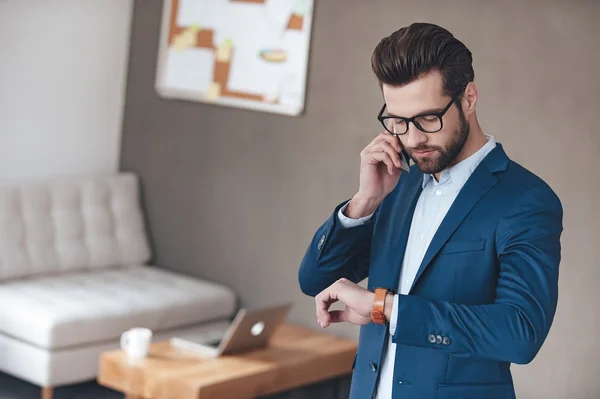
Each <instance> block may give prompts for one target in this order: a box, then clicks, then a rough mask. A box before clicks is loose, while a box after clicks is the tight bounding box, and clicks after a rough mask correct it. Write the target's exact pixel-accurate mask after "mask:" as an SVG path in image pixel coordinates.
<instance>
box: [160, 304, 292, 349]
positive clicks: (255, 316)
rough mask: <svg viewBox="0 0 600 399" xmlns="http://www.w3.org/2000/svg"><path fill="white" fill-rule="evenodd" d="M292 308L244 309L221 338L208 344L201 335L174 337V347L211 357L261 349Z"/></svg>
mask: <svg viewBox="0 0 600 399" xmlns="http://www.w3.org/2000/svg"><path fill="white" fill-rule="evenodd" d="M291 307H292V304H291V303H288V304H284V305H279V306H275V307H269V308H259V309H246V308H241V309H240V310H239V311H238V312H237V314H236V316H235V318H234V319H233V321H232V322H231V324H230V325H229V327H228V328H227V331H226V332H225V334H224V335H223V336H222V337H221V338H220V339H217V340H213V341H208V342H207V340H206V337H202V336H197V337H195V336H186V337H185V338H183V337H173V338H171V345H173V346H175V347H177V348H180V349H185V350H190V351H194V352H197V353H199V354H200V355H202V356H203V357H208V358H216V357H219V356H223V355H232V354H236V353H240V352H244V351H249V350H253V349H262V348H265V347H266V346H267V345H268V343H269V340H270V339H271V336H272V335H273V333H274V332H275V330H276V329H277V327H278V326H279V325H280V324H281V323H282V322H283V321H284V319H285V317H286V315H287V313H288V312H289V310H290V308H291Z"/></svg>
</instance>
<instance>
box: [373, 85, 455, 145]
mask: <svg viewBox="0 0 600 399" xmlns="http://www.w3.org/2000/svg"><path fill="white" fill-rule="evenodd" d="M462 92H463V91H462V90H461V91H459V92H458V94H456V95H455V96H454V97H452V100H450V102H449V103H448V105H446V107H445V108H444V109H443V110H441V111H440V112H430V113H427V114H420V115H416V116H413V117H412V118H405V117H403V116H389V115H388V116H383V112H384V111H385V106H386V105H385V104H383V107H382V108H381V111H379V115H377V119H378V120H379V122H381V124H382V125H383V127H384V128H385V130H387V131H388V132H389V133H391V134H393V135H394V136H400V135H403V134H406V132H408V125H409V124H410V122H412V123H414V124H415V126H416V127H417V129H419V130H420V131H422V132H425V133H435V132H439V131H440V130H442V128H443V127H444V122H443V119H442V117H443V116H444V114H445V113H446V112H448V110H449V109H450V107H451V106H452V104H453V103H454V102H455V101H456V100H457V99H458V97H459V96H460V94H461V93H462Z"/></svg>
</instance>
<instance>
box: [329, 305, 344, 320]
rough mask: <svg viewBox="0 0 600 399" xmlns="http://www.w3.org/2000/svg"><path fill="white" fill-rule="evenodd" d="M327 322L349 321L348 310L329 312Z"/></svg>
mask: <svg viewBox="0 0 600 399" xmlns="http://www.w3.org/2000/svg"><path fill="white" fill-rule="evenodd" d="M329 316H330V319H329V322H330V323H342V322H345V321H349V314H348V308H346V309H345V310H332V311H331V312H329Z"/></svg>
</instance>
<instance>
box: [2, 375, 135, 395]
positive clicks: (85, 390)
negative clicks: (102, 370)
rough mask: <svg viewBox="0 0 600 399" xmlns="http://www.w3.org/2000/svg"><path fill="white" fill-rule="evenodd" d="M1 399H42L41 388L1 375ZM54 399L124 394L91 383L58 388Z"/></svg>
mask: <svg viewBox="0 0 600 399" xmlns="http://www.w3.org/2000/svg"><path fill="white" fill-rule="evenodd" d="M0 399H40V387H38V386H35V385H32V384H29V383H28V382H25V381H21V380H19V379H17V378H14V377H11V376H9V375H6V374H2V373H0ZM54 399H123V394H121V393H118V392H116V391H113V390H112V389H108V388H104V387H101V386H99V385H98V384H96V383H95V382H94V381H90V382H85V383H83V384H77V385H70V386H66V387H60V388H56V390H55V391H54Z"/></svg>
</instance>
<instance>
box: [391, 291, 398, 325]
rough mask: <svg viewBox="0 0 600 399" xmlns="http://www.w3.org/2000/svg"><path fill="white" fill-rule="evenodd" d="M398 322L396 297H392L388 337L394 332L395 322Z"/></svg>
mask: <svg viewBox="0 0 600 399" xmlns="http://www.w3.org/2000/svg"><path fill="white" fill-rule="evenodd" d="M397 320H398V295H394V304H393V305H392V315H391V316H390V335H394V333H395V332H396V321H397Z"/></svg>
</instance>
